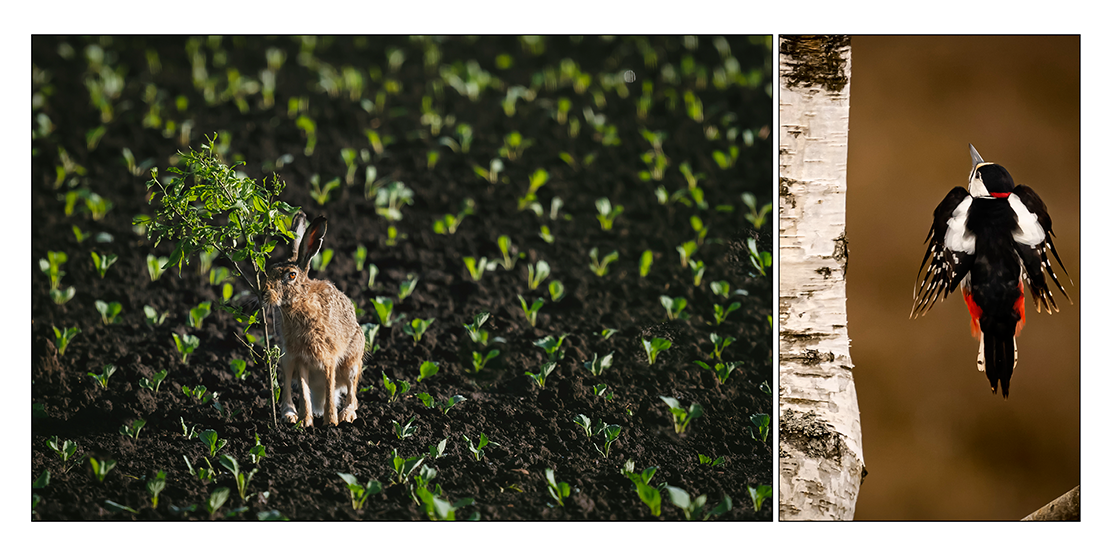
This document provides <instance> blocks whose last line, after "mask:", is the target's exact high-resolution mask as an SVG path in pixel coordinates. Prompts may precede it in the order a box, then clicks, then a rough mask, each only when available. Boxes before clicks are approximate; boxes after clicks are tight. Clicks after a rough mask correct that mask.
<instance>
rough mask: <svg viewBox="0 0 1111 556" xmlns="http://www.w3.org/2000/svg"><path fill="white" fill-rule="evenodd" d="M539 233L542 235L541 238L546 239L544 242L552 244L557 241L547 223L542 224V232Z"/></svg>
mask: <svg viewBox="0 0 1111 556" xmlns="http://www.w3.org/2000/svg"><path fill="white" fill-rule="evenodd" d="M537 235H539V236H540V239H542V240H544V243H547V244H551V243H552V242H554V241H555V236H553V235H552V230H551V229H549V228H548V227H547V226H545V225H541V226H540V233H539V234H537Z"/></svg>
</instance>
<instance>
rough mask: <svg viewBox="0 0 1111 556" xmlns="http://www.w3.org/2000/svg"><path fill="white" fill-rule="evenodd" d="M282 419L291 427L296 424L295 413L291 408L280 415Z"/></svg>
mask: <svg viewBox="0 0 1111 556" xmlns="http://www.w3.org/2000/svg"><path fill="white" fill-rule="evenodd" d="M282 418H283V419H285V420H286V422H287V423H289V424H291V425H292V424H294V423H296V422H297V411H296V410H294V409H293V408H288V409H286V410H285V412H283V413H282Z"/></svg>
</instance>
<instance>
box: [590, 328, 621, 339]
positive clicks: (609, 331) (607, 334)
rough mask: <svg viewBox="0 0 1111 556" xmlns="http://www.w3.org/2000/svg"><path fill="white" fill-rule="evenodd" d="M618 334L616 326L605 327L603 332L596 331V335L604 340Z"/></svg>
mask: <svg viewBox="0 0 1111 556" xmlns="http://www.w3.org/2000/svg"><path fill="white" fill-rule="evenodd" d="M614 334H617V329H616V328H603V329H602V331H601V332H595V333H594V335H595V336H601V337H602V339H603V340H608V339H610V338H612V337H613V335H614Z"/></svg>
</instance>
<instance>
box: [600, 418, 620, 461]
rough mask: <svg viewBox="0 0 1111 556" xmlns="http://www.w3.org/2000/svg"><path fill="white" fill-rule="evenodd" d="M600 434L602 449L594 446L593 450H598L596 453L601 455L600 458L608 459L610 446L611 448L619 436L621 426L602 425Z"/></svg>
mask: <svg viewBox="0 0 1111 556" xmlns="http://www.w3.org/2000/svg"><path fill="white" fill-rule="evenodd" d="M600 432H601V433H602V436H603V444H602V447H601V448H599V447H598V445H597V444H595V445H594V449H595V450H598V453H599V454H602V457H604V458H608V457H610V446H612V445H613V443H614V442H616V441H617V437H618V436H619V435H621V426H620V425H607V424H605V423H602V430H601V431H600Z"/></svg>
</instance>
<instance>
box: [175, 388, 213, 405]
mask: <svg viewBox="0 0 1111 556" xmlns="http://www.w3.org/2000/svg"><path fill="white" fill-rule="evenodd" d="M181 392H182V393H183V394H185V397H186V398H191V399H193V400H194V401H196V402H198V403H200V404H202V405H203V404H206V403H208V402H210V401H212V396H213V395H212V394H209V393H208V388H206V387H205V386H204V385H203V384H201V385H197V386H196V387H194V388H190V387H188V386H182V387H181Z"/></svg>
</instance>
